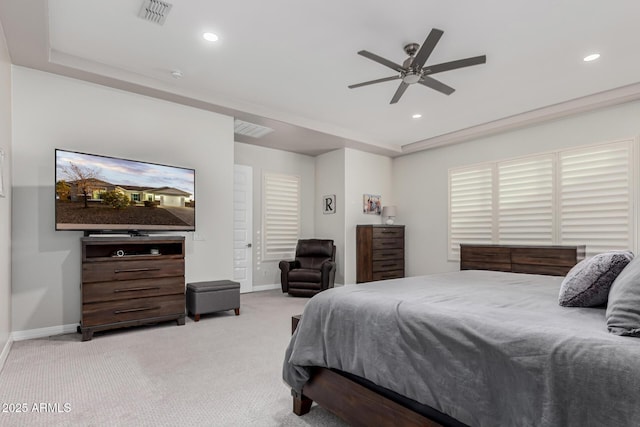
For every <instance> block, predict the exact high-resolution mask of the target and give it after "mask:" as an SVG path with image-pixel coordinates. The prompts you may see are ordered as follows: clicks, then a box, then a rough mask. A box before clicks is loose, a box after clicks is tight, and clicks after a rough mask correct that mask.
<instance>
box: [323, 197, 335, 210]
mask: <svg viewBox="0 0 640 427" xmlns="http://www.w3.org/2000/svg"><path fill="white" fill-rule="evenodd" d="M322 213H323V214H325V215H330V214H334V213H336V195H335V194H328V195H326V196H322Z"/></svg>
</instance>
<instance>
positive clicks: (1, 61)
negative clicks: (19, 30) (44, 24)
mask: <svg viewBox="0 0 640 427" xmlns="http://www.w3.org/2000/svg"><path fill="white" fill-rule="evenodd" d="M0 150H2V151H4V165H3V168H2V170H1V173H2V177H1V178H2V181H3V183H4V186H3V188H4V194H5V197H0V370H1V369H2V366H3V364H4V360H5V356H6V354H7V352H8V348H9V333H10V332H11V61H10V60H9V52H8V51H7V43H6V41H5V39H4V32H3V30H2V26H1V25H0Z"/></svg>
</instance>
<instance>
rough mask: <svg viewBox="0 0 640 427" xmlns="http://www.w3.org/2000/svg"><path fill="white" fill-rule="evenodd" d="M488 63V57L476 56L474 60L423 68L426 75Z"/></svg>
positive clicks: (468, 59)
mask: <svg viewBox="0 0 640 427" xmlns="http://www.w3.org/2000/svg"><path fill="white" fill-rule="evenodd" d="M486 62H487V56H486V55H481V56H474V57H472V58H465V59H458V60H457V61H451V62H443V63H442V64H436V65H429V66H428V67H424V68H423V72H424V74H425V75H426V74H435V73H441V72H443V71H449V70H455V69H457V68H463V67H470V66H472V65H479V64H484V63H486Z"/></svg>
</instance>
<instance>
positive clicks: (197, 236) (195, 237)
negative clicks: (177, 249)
mask: <svg viewBox="0 0 640 427" xmlns="http://www.w3.org/2000/svg"><path fill="white" fill-rule="evenodd" d="M193 240H195V241H203V240H205V238H204V235H203V234H202V233H196V232H194V233H193Z"/></svg>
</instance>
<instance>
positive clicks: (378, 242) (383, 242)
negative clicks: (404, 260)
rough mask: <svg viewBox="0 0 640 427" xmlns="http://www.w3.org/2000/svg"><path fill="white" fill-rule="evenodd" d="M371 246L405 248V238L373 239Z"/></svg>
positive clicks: (376, 247) (375, 247)
mask: <svg viewBox="0 0 640 427" xmlns="http://www.w3.org/2000/svg"><path fill="white" fill-rule="evenodd" d="M371 247H372V249H373V250H374V251H375V250H376V249H402V248H404V239H373V241H372V242H371Z"/></svg>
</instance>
